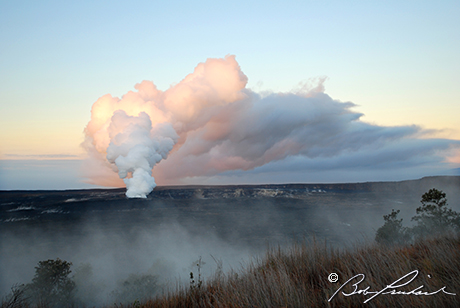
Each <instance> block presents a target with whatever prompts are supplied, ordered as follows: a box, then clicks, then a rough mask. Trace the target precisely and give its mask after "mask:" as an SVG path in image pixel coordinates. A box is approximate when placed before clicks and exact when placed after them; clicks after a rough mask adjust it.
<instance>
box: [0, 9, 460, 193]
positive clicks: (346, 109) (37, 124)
mask: <svg viewBox="0 0 460 308" xmlns="http://www.w3.org/2000/svg"><path fill="white" fill-rule="evenodd" d="M459 14H460V3H459V2H458V1H438V2H433V1H385V2H377V1H283V2H279V1H263V2H262V1H244V2H243V1H232V2H220V1H194V2H188V3H185V2H183V1H167V2H163V1H162V2H157V1H130V2H125V1H79V2H76V3H65V2H63V1H40V2H37V1H9V2H7V1H2V2H0V42H1V43H0V44H1V48H0V189H75V188H91V187H100V186H103V185H111V186H113V185H116V186H120V185H121V186H122V185H123V182H121V181H120V180H119V181H118V184H117V182H116V179H117V177H118V175H117V172H116V171H117V170H118V169H117V168H120V167H119V166H117V165H116V164H115V163H114V162H112V165H111V166H112V169H114V170H115V172H113V170H110V172H112V173H113V174H111V175H107V174H108V173H104V172H101V173H99V175H96V176H95V175H94V174H91V175H88V165H89V166H90V167H89V168H90V169H95V167H94V166H95V165H94V164H91V162H90V163H88V155H89V152H90V151H91V150H89V149H88V147H86V148H85V147H83V146H81V144H82V143H83V142H84V141H85V140H86V141H87V140H88V138H90V139H91V138H93V137H94V136H93V135H91V134H90V133H88V132H85V131H84V130H85V127H87V125H88V123H90V122H91V121H93V118H92V115H91V108H92V106H93V104H95V103H96V102H98V101H99V99H100V98H101V97H103V96H104V95H106V94H110V95H111V97H118V98H122V97H123V95H125V94H127V93H129V91H134V92H136V88H135V86H136V84H139V83H141V82H142V81H144V80H146V81H152V82H153V83H154V85H155V86H156V87H157V89H158V90H161V91H163V92H162V93H164V94H165V95H164V97H163V96H162V97H163V98H162V99H166V100H167V99H168V97H174V95H173V94H174V93H178V91H179V90H180V89H183V88H184V87H185V85H186V84H187V83H186V82H184V80H185V79H186V76H189V75H190V74H192V73H193V74H195V73H194V72H195V69H196V68H197V67H198V66H199V65H200V63H201V64H203V65H205V64H206V63H211V62H212V61H211V60H209V61H208V59H224V60H222V61H227V60H225V59H230V58H231V59H233V57H234V59H235V61H236V64H235V63H233V62H232V65H233V66H232V67H234V69H235V70H237V71H238V74H239V75H238V76H242V75H241V74H243V75H244V76H245V77H246V79H244V78H243V79H244V80H243V79H241V82H242V83H243V84H242V85H241V87H236V88H235V89H232V91H234V93H233V92H232V93H233V94H235V93H237V94H238V93H239V94H241V93H243V94H244V95H245V96H244V99H243V98H241V97H240V96H238V98H235V99H226V100H225V104H230V105H236V104H239V103H238V102H239V100H243V101H245V103H244V104H246V105H245V106H250V107H241V108H242V109H241V110H243V109H244V110H246V111H247V113H244V112H243V111H241V110H240V111H235V118H231V119H226V120H225V121H226V122H225V123H226V125H227V126H226V127H227V128H229V129H232V132H230V133H228V134H227V135H225V136H224V135H222V136H221V137H222V138H223V137H226V138H228V140H226V141H225V142H227V141H228V142H227V148H226V150H227V152H226V153H224V152H222V151H223V150H222V149H221V148H219V147H217V143H212V144H210V145H207V147H206V149H207V151H208V152H206V153H200V155H201V156H199V157H198V156H197V155H195V154H193V153H195V152H193V151H192V150H190V149H191V148H193V145H196V144H197V143H196V142H198V143H199V142H202V141H203V140H204V139H203V138H204V137H203V138H201V137H199V136H198V135H199V133H200V132H205V131H209V129H210V125H211V124H210V122H206V123H205V122H203V123H202V125H201V126H199V127H198V126H197V127H198V128H197V127H195V128H193V129H190V130H181V129H179V128H178V127H182V126H183V125H185V124H184V123H187V125H189V126H190V125H192V124H193V123H196V122H193V121H195V120H196V118H187V119H186V120H184V118H180V117H179V115H178V113H177V112H175V111H171V113H168V112H169V111H168V112H166V111H164V110H163V113H164V115H165V119H166V120H167V121H168V123H171V127H172V128H174V129H175V131H176V132H177V134H178V138H179V139H178V140H176V139H174V138H173V139H172V140H173V144H174V148H173V149H172V151H171V152H170V154H169V156H168V157H167V158H166V159H165V158H162V161H160V162H159V163H158V165H157V166H155V168H154V176H155V179H156V181H157V183H158V184H160V185H161V184H190V183H192V184H221V183H222V184H224V183H225V184H227V183H232V184H238V183H291V182H352V181H373V180H403V179H412V178H419V177H422V176H427V175H442V174H459V171H458V168H459V167H460V155H459V142H460V127H459V124H458V115H459V114H460V88H459V87H458V81H459V80H460V58H459V57H458V55H459V54H460V33H459V31H458V29H460V20H459V18H458V16H459ZM228 61H230V60H228ZM206 65H207V67H210V66H211V65H212V64H206ZM206 65H205V66H206ZM224 70H225V69H224ZM197 74H198V73H196V74H195V75H193V76H195V77H196V76H198V75H197ZM222 74H224V73H222ZM225 74H226V73H225ZM229 74H230V73H229ZM196 78H198V77H196ZM232 78H233V77H232ZM235 78H237V77H235ZM238 78H239V77H238ZM315 85H317V87H316V88H315ZM195 86H196V85H195ZM197 87H198V86H197ZM305 89H307V90H305ZM214 90H215V89H214ZM214 90H213V91H214ZM302 91H303V92H302ZM211 92H212V91H211ZM208 94H209V93H208ZM208 94H207V95H208ZM233 94H232V95H233ZM235 95H236V94H235ZM300 97H302V99H305V100H304V101H302V102H300V103H299V102H297V99H300ZM312 97H313V98H315V97H316V98H317V99H318V100H319V101H320V103H318V104H320V105H321V104H322V105H321V107H318V108H319V109H316V107H315V108H313V107H312V106H317V105H315V104H316V103H314V102H313V98H312ZM206 99H210V100H212V98H210V96H209V95H208V96H206ZM162 102H163V101H162ZM187 102H188V103H189V104H193V100H192V99H190V101H187ZM235 102H236V104H235ZM348 103H352V104H348ZM162 104H163V103H162ZM213 104H214V103H213ZM216 104H217V103H216ZM219 104H220V103H219ZM270 104H273V107H272V109H273V110H275V114H281V115H282V116H281V117H286V118H283V119H279V118H278V117H276V118H275V120H274V121H275V122H270V123H268V122H266V121H265V120H264V119H267V118H263V117H264V116H267V115H268V113H267V111H266V110H265V109H264V108H268V107H260V106H268V105H270ZM299 104H300V105H299ZM302 104H304V105H302ZM312 104H313V105H312ZM216 106H217V105H216ZM219 106H220V105H219ZM305 106H309V107H305ZM318 106H319V105H318ZM326 107H327V108H326ZM215 108H217V107H215ZM219 108H220V107H219ZM235 108H236V107H235ZM245 108H246V109H245ZM308 108H310V109H308ZM235 110H236V109H235ZM238 110H239V109H238ZM286 110H287V111H286ZM303 110H309V111H310V112H306V113H304V112H303ZM197 112H199V113H200V114H207V111H206V110H205V109H199V110H198V111H197ZM219 112H220V113H219ZM219 112H217V113H214V114H212V116H210V117H214V118H212V119H211V120H210V121H211V122H212V121H214V122H215V119H216V117H217V118H219V117H222V112H224V111H222V110H221V111H219ZM334 112H339V113H341V114H348V115H350V116H351V118H350V119H348V118H347V119H348V120H345V118H344V117H338V118H337V117H334V116H333V115H334V114H335V113H334ZM247 114H250V115H252V118H250V117H248V116H247ZM312 114H313V115H314V114H316V115H317V117H316V118H314V119H316V120H318V121H320V120H321V119H322V121H323V122H320V123H319V124H317V125H316V124H315V125H316V126H315V125H311V123H312V122H311V121H314V122H315V123H316V122H317V121H316V120H312V118H310V117H309V116H310V115H312ZM149 115H150V117H151V118H152V115H151V114H149ZM296 115H303V116H304V117H303V118H302V119H300V120H298V123H299V125H300V126H302V125H307V124H308V125H311V126H309V127H310V128H311V129H309V130H308V131H303V132H302V133H298V131H296V130H295V129H297V128H295V129H294V130H288V129H287V127H288V126H289V119H290V118H291V117H293V118H295V116H296ZM128 116H135V115H134V114H133V115H130V114H129V113H128ZM307 118H308V119H309V120H308V121H310V122H308V121H307ZM213 119H214V120H213ZM243 119H246V122H241V121H243ZM247 121H254V122H255V123H257V124H258V125H259V126H257V127H263V128H264V131H263V132H260V133H259V135H254V134H253V133H252V132H254V129H255V128H254V127H249V126H248V125H246V124H241V123H248V122H247ZM153 122H154V123H153V125H155V123H156V122H155V121H153ZM294 122H295V121H294ZM307 122H308V123H307ZM235 123H240V124H239V125H238V126H237V125H236V124H235ZM295 123H297V122H295ZM336 123H342V124H343V125H344V126H340V127H339V128H340V129H343V131H346V134H339V133H337V132H336V133H334V132H333V130H332V129H331V127H335V126H334V124H336ZM181 125H182V126H181ZM300 126H299V127H300ZM241 127H243V128H244V129H246V130H244V129H242V132H239V133H240V135H241V134H243V135H244V136H246V137H248V136H249V135H251V136H253V137H254V136H255V137H254V138H256V139H255V140H259V141H260V140H262V141H263V140H265V141H267V142H269V141H268V140H271V139H270V138H271V137H273V136H275V137H276V136H278V137H276V138H278V139H276V138H275V137H274V138H275V139H276V141H277V142H278V143H277V145H276V144H275V145H272V146H268V145H267V144H268V143H266V144H265V145H267V146H266V147H262V146H261V147H262V148H264V149H265V150H264V151H263V152H261V153H262V154H260V156H259V157H265V156H264V155H265V154H267V153H268V152H267V151H269V150H270V151H272V152H273V151H274V147H273V146H280V144H281V145H282V144H287V142H288V141H290V142H293V140H294V141H295V142H296V147H291V148H289V147H288V148H289V150H283V151H284V152H283V153H282V154H279V155H275V156H274V158H273V157H272V158H271V160H264V161H263V162H260V161H258V160H257V159H256V158H254V157H255V156H254V155H252V154H251V155H252V156H251V155H250V154H247V153H246V154H245V153H243V152H244V151H245V150H244V148H243V146H244V144H242V143H241V142H240V141H238V142H237V141H235V140H236V139H235V138H236V137H235V134H236V133H235V132H236V130H237V129H238V128H241ZM302 127H303V126H302ZM274 128H276V131H275V132H274V131H272V130H274ZM249 129H251V134H249ZM281 132H282V133H281ZM325 132H327V134H326V133H325ZM341 132H342V131H341ZM363 132H368V133H367V134H365V135H363V134H364V133H363ZM322 134H326V135H327V136H326V137H323V139H321V138H316V139H315V138H310V137H311V136H312V135H315V136H321V135H322ZM334 134H335V135H334ZM293 135H294V137H293ZM267 136H270V138H268V139H265V137H267ZM307 136H310V137H308V138H310V139H308V138H307ZM353 136H354V137H353ZM363 136H365V138H364V137H363ZM382 136H385V137H384V138H383V139H382V138H381V137H382ZM246 137H245V138H246ZM332 137H334V138H332ZM358 137H359V138H358ZM200 138H201V139H200ZM206 138H207V137H206ZM302 138H303V139H302ZM338 138H339V139H340V138H342V139H341V140H345V141H347V143H345V142H342V143H340V142H338V141H337V139H338ZM356 139H359V140H356ZM91 140H93V139H91ZM206 140H208V139H206ZM216 140H217V139H215V140H214V139H213V142H217V141H216ZM301 140H305V142H304V143H303V144H302V141H301ZM317 140H321V141H317ZM324 140H329V141H328V142H329V143H327V144H326V143H325V141H324ZM375 140H380V141H379V142H380V143H376V142H375ZM93 141H94V140H93ZM262 141H260V143H261V142H262ZM219 142H223V141H222V140H219ZM351 144H353V146H351ZM219 145H221V143H219ZM293 148H295V150H294V149H293ZM316 148H317V150H316V151H315V150H313V149H316ZM216 149H217V150H216ZM219 149H220V150H219ZM228 149H232V150H235V151H236V150H239V151H240V152H238V153H237V154H234V155H233V156H232V157H230V155H229V154H228V153H229V150H228ZM258 149H259V148H258ZM284 149H286V148H284ZM106 150H107V149H104V151H106ZM187 150H190V152H187ZM195 150H196V149H195ZM104 151H102V152H100V153H99V154H100V155H99V156H98V157H99V158H98V159H101V158H102V159H106V158H105V156H106V154H107V153H106V152H104ZM254 151H255V150H254ZM216 152H217V154H216ZM230 152H231V151H230ZM255 152H257V151H255ZM255 152H254V153H255ZM101 153H102V154H101ZM267 155H268V154H267ZM89 156H91V155H89ZM217 159H220V160H219V162H221V163H222V164H224V165H226V166H228V164H226V163H227V162H229V161H230V160H231V159H233V160H232V161H233V162H234V160H235V159H239V160H244V162H245V163H244V164H243V163H241V164H238V163H235V164H232V166H233V167H222V166H218V167H216V166H215V165H210V163H209V161H214V160H217ZM96 160H97V159H96ZM114 161H115V159H114ZM102 164H104V163H102ZM105 164H106V165H107V164H109V163H107V162H105ZM192 165H193V166H196V168H195V169H193V168H191V166H192ZM85 166H86V167H85ZM156 169H158V171H155V170H156ZM203 170H205V171H203ZM155 172H157V174H158V175H155ZM102 175H107V178H110V179H114V180H113V181H112V180H109V181H102V180H101V176H102ZM114 183H115V184H114Z"/></svg>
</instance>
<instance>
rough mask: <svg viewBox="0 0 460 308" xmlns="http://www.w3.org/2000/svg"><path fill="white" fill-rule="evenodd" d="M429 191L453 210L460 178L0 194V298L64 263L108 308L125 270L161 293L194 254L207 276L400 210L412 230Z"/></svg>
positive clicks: (359, 237) (191, 265)
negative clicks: (142, 195) (47, 266)
mask: <svg viewBox="0 0 460 308" xmlns="http://www.w3.org/2000/svg"><path fill="white" fill-rule="evenodd" d="M433 187H436V188H438V189H441V190H444V191H445V192H446V193H447V199H448V203H449V206H451V207H452V208H453V209H454V210H457V211H458V210H460V202H459V200H460V198H458V196H459V192H460V177H435V178H424V179H422V180H419V181H406V182H397V183H363V184H336V185H335V186H334V184H322V185H321V184H318V185H315V184H311V185H309V186H308V185H303V186H302V184H294V185H259V186H226V187H214V188H213V187H211V186H210V187H203V186H201V187H200V186H196V187H169V188H168V187H158V188H157V189H155V190H154V192H153V193H152V194H150V195H149V196H148V198H146V199H127V198H126V197H125V195H124V193H125V189H115V190H87V191H48V192H46V191H22V192H20V191H10V192H7V191H3V192H0V194H1V197H2V198H1V199H2V202H1V208H0V231H1V233H0V234H1V235H0V255H1V256H2V257H1V259H0V268H1V271H0V294H1V295H2V296H4V295H6V294H7V293H8V292H9V290H10V288H11V286H12V285H13V284H15V283H29V282H30V281H31V279H32V278H33V275H34V271H35V270H34V267H35V266H37V263H38V261H41V260H47V259H56V258H60V259H62V260H67V261H70V262H72V263H73V267H72V274H75V275H76V276H75V277H76V278H77V276H78V277H80V278H79V280H78V281H77V286H78V287H79V288H80V289H86V290H91V291H92V292H93V293H92V294H89V295H88V294H87V298H85V299H84V300H85V301H86V302H87V303H88V304H102V303H111V302H115V300H116V299H115V295H114V293H113V291H114V290H116V289H117V288H118V287H119V286H120V283H122V282H123V281H125V280H126V279H128V277H129V276H130V275H132V274H136V275H146V274H149V275H155V276H157V277H158V279H159V281H158V283H159V285H160V286H161V287H162V288H163V290H168V289H169V290H171V289H174V288H175V287H176V286H177V284H178V283H181V284H182V285H183V286H188V284H189V281H190V276H189V275H190V272H193V273H194V275H195V277H196V276H197V275H198V268H197V266H196V263H197V260H199V259H200V257H201V258H202V261H203V264H202V266H201V274H202V275H203V277H204V278H206V277H208V276H209V275H211V274H212V273H213V272H216V271H218V270H219V269H220V264H222V266H223V268H222V269H223V270H224V271H228V270H230V269H231V268H232V269H235V270H239V269H240V268H241V267H242V266H244V264H246V263H248V262H250V261H251V260H252V258H255V257H258V256H259V257H260V256H263V254H264V253H265V251H266V249H267V247H268V246H276V245H281V246H289V245H291V244H292V243H293V242H294V241H302V240H311V238H312V237H313V236H314V237H315V238H316V240H317V241H320V242H325V243H326V244H327V245H331V246H333V247H347V246H350V245H354V244H357V243H359V242H365V241H373V239H374V236H375V231H376V229H378V228H379V227H380V226H381V225H382V224H383V219H382V216H383V215H385V214H388V213H389V212H390V211H391V209H393V208H394V209H400V210H401V218H403V219H404V221H403V223H404V224H410V217H412V216H413V215H414V214H415V209H416V207H418V206H419V205H420V202H419V201H420V197H421V194H422V193H423V192H425V191H426V190H428V189H430V188H433ZM76 280H77V279H76ZM83 282H84V283H83ZM78 283H80V285H78ZM159 291H160V292H161V291H162V289H161V288H160V289H159Z"/></svg>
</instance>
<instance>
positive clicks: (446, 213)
mask: <svg viewBox="0 0 460 308" xmlns="http://www.w3.org/2000/svg"><path fill="white" fill-rule="evenodd" d="M420 202H421V203H422V206H420V207H418V208H417V209H416V215H415V216H414V217H412V219H411V220H412V221H414V222H416V224H415V225H414V226H413V227H412V228H406V227H403V226H402V219H397V215H398V213H399V210H397V211H395V210H394V209H393V210H391V213H390V214H388V215H384V216H383V219H384V220H385V224H384V225H383V226H382V227H380V228H379V229H378V230H377V233H376V236H375V240H376V242H378V243H380V244H402V243H405V242H409V241H410V240H413V239H420V238H425V237H428V236H438V235H442V234H444V233H448V232H452V231H460V214H459V213H457V212H455V211H453V210H452V209H450V208H447V199H446V194H445V193H444V192H442V191H441V190H437V189H435V188H433V189H430V190H429V191H428V192H426V193H425V194H423V195H422V199H421V200H420Z"/></svg>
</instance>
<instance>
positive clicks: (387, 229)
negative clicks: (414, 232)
mask: <svg viewBox="0 0 460 308" xmlns="http://www.w3.org/2000/svg"><path fill="white" fill-rule="evenodd" d="M399 212H400V211H399V210H397V211H395V210H394V209H392V210H391V213H390V214H388V215H384V216H383V220H385V224H384V225H383V226H382V227H380V228H379V229H378V230H377V234H376V236H375V240H376V242H377V243H380V244H387V245H388V244H402V243H405V242H407V240H408V238H409V235H408V233H407V228H404V227H403V226H402V219H396V218H397V216H398V214H399Z"/></svg>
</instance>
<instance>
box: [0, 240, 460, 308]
mask: <svg viewBox="0 0 460 308" xmlns="http://www.w3.org/2000/svg"><path fill="white" fill-rule="evenodd" d="M413 270H419V275H418V276H417V278H416V279H415V280H414V281H412V282H411V283H410V284H408V285H406V286H403V287H401V288H398V291H406V292H408V291H411V290H413V289H415V288H417V287H419V286H422V285H423V286H424V288H423V291H426V292H433V291H436V290H439V289H440V288H442V287H444V286H445V287H446V289H445V290H446V291H448V292H451V293H456V294H457V295H455V296H453V295H448V294H443V293H442V292H440V293H438V294H435V295H431V296H416V295H402V294H400V295H391V294H382V295H379V296H377V297H375V298H374V299H372V300H371V301H369V302H368V303H363V302H364V301H365V300H366V299H367V298H369V297H370V296H371V295H369V294H368V295H362V294H356V295H352V296H348V297H347V296H344V295H343V294H342V293H341V292H339V293H338V294H337V295H336V296H335V297H334V298H332V300H331V301H328V299H330V298H331V296H332V295H333V294H334V292H336V291H337V290H338V288H339V287H340V286H341V285H343V284H344V283H345V282H346V281H347V280H348V279H350V278H352V277H353V276H355V275H357V274H364V275H365V280H364V281H363V282H362V283H361V284H360V285H359V289H361V290H362V289H365V288H366V287H370V289H369V291H378V290H381V289H382V288H384V287H385V286H387V285H388V284H391V283H393V282H394V281H396V280H397V279H399V278H401V277H402V276H404V275H406V274H408V273H409V272H411V271H413ZM332 272H334V273H337V274H338V275H339V281H338V282H337V283H331V282H329V281H328V275H329V274H330V273H332ZM428 275H430V276H431V278H429V276H428ZM355 282H357V279H355V280H353V281H352V282H351V283H350V284H347V287H344V289H343V290H342V291H343V292H345V293H351V292H352V291H353V287H352V286H351V284H352V283H355ZM459 298H460V237H459V236H458V235H457V236H445V237H442V238H434V239H429V240H428V239H427V240H424V241H419V242H417V243H415V244H413V245H407V246H399V247H385V246H377V245H368V246H361V247H357V248H354V249H352V250H337V249H332V248H328V247H326V246H323V245H319V244H318V243H313V244H311V245H309V246H306V245H295V246H293V247H292V248H291V249H290V250H281V249H270V250H269V251H268V252H267V253H266V256H265V257H264V258H262V259H261V260H258V261H255V262H253V263H252V264H250V265H249V266H247V268H246V269H245V270H244V271H242V272H239V273H237V272H231V273H229V274H225V275H224V274H219V275H216V276H215V277H213V278H212V279H209V280H208V281H205V282H204V283H203V284H202V285H201V286H199V287H194V288H191V287H183V288H181V289H180V290H179V291H176V292H170V293H167V294H163V295H162V296H160V297H158V298H156V299H153V300H150V301H147V302H144V303H139V302H136V303H134V304H131V305H115V306H110V307H117V308H128V307H133V308H134V307H136V308H137V307H145V308H151V307H460V300H459ZM2 307H20V306H8V305H7V304H6V303H4V305H2Z"/></svg>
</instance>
